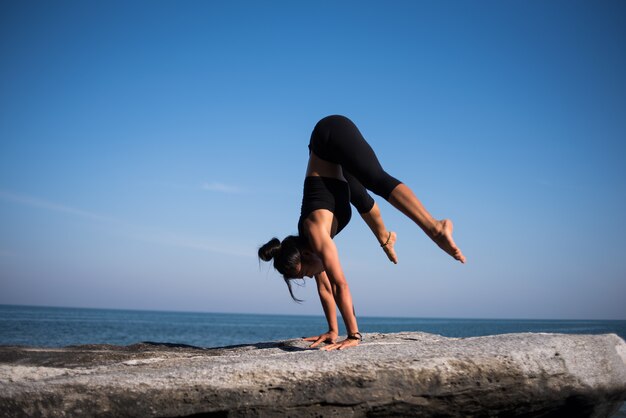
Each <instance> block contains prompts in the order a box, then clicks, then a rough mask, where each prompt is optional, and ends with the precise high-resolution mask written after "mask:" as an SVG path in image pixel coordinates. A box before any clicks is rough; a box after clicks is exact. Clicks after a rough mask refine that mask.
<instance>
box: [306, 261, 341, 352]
mask: <svg viewBox="0 0 626 418" xmlns="http://www.w3.org/2000/svg"><path fill="white" fill-rule="evenodd" d="M315 281H316V282H317V293H318V294H319V296H320V302H321V303H322V308H323V309H324V315H325V316H326V322H328V332H326V333H325V334H322V335H318V336H314V337H307V338H305V340H306V341H314V342H313V344H311V345H310V347H311V348H313V347H316V346H317V345H319V344H321V343H322V342H327V343H331V344H334V343H335V341H337V335H338V334H339V325H338V324H337V310H336V309H335V297H334V296H333V288H332V285H331V284H330V280H328V275H327V274H326V272H325V271H323V272H321V273H320V274H318V275H316V276H315Z"/></svg>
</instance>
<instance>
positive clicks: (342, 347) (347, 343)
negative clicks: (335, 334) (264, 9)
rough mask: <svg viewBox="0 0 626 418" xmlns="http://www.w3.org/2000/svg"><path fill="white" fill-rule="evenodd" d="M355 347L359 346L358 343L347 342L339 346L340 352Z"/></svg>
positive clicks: (354, 341)
mask: <svg viewBox="0 0 626 418" xmlns="http://www.w3.org/2000/svg"><path fill="white" fill-rule="evenodd" d="M357 345H359V342H358V341H356V340H348V341H344V342H343V343H342V344H341V347H339V349H340V350H343V349H345V348H349V347H356V346H357Z"/></svg>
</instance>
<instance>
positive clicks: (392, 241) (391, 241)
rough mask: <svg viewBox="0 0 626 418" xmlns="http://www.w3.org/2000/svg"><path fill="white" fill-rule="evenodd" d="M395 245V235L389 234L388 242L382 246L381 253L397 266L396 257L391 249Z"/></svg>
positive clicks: (393, 233) (394, 251)
mask: <svg viewBox="0 0 626 418" xmlns="http://www.w3.org/2000/svg"><path fill="white" fill-rule="evenodd" d="M395 243H396V233H395V232H390V233H389V241H387V244H386V245H384V246H383V251H384V252H385V254H387V257H388V258H389V261H391V262H392V263H393V264H398V256H397V255H396V250H394V248H393V246H394V245H395Z"/></svg>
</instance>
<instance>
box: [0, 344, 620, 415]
mask: <svg viewBox="0 0 626 418" xmlns="http://www.w3.org/2000/svg"><path fill="white" fill-rule="evenodd" d="M306 347H307V345H306V344H305V343H304V342H302V341H299V340H289V341H280V342H272V343H259V344H253V345H245V346H236V347H225V348H214V349H202V348H197V347H189V346H177V345H172V344H159V343H141V344H135V345H131V346H128V347H117V346H108V345H93V346H73V347H66V348H29V347H6V346H5V347H0V415H3V416H12V417H19V416H29V417H36V416H41V417H61V416H63V417H66V416H110V417H124V416H129V417H130V416H132V417H144V416H145V417H148V416H150V417H151V416H158V417H167V416H171V417H173V416H177V417H180V416H190V415H192V416H208V417H212V416H216V417H222V416H246V417H248V416H250V417H252V416H293V417H301V416H304V417H307V416H324V417H332V416H341V417H350V416H391V415H394V416H422V417H448V416H452V417H457V416H458V417H461V416H463V417H467V416H474V417H478V416H517V417H535V416H541V417H557V416H558V417H561V416H567V417H609V416H611V415H612V414H613V413H614V412H615V411H616V410H617V409H618V408H619V407H620V405H621V404H622V401H623V400H624V399H626V343H625V342H624V341H623V340H622V339H620V338H619V337H618V336H616V335H614V334H608V335H563V334H507V335H497V336H488V337H476V338H445V337H441V336H438V335H432V334H424V333H398V334H366V335H365V341H364V342H363V343H362V344H361V345H360V346H359V347H357V348H351V349H348V350H344V351H332V352H325V351H320V350H316V349H313V350H312V349H307V348H306Z"/></svg>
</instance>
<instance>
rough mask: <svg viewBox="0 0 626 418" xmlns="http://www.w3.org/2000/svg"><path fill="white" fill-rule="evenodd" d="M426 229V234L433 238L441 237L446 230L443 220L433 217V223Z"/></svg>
mask: <svg viewBox="0 0 626 418" xmlns="http://www.w3.org/2000/svg"><path fill="white" fill-rule="evenodd" d="M424 230H425V231H426V234H427V235H428V236H429V237H431V238H437V237H440V236H442V235H444V232H445V228H444V224H443V221H438V220H436V219H433V223H432V224H431V225H429V226H428V227H426V228H424Z"/></svg>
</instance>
